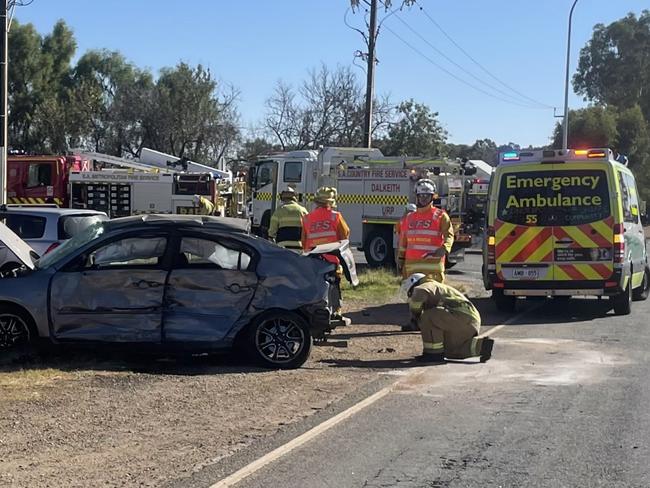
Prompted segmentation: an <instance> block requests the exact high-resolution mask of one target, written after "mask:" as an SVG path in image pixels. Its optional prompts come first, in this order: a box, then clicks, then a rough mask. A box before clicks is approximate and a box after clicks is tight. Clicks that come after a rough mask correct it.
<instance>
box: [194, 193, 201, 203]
mask: <svg viewBox="0 0 650 488" xmlns="http://www.w3.org/2000/svg"><path fill="white" fill-rule="evenodd" d="M192 201H193V202H194V205H198V204H199V203H201V196H200V195H194V196H193V197H192Z"/></svg>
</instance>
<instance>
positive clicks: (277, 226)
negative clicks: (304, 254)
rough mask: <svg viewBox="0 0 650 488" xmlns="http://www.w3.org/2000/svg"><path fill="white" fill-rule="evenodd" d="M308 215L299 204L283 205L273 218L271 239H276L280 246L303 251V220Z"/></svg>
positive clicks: (270, 227) (270, 228) (270, 232)
mask: <svg viewBox="0 0 650 488" xmlns="http://www.w3.org/2000/svg"><path fill="white" fill-rule="evenodd" d="M307 213H308V212H307V209H306V208H305V207H303V206H302V205H300V204H299V203H297V202H289V203H287V204H284V205H282V206H281V207H280V208H279V209H277V210H276V211H275V212H274V213H273V215H272V216H271V223H270V226H269V237H271V238H273V239H275V242H276V244H277V245H278V246H282V247H286V248H288V249H302V242H301V240H300V236H301V234H302V218H303V216H305V215H307Z"/></svg>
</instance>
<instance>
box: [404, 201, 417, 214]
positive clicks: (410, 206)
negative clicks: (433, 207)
mask: <svg viewBox="0 0 650 488" xmlns="http://www.w3.org/2000/svg"><path fill="white" fill-rule="evenodd" d="M417 209H418V207H417V206H416V205H415V203H409V204H408V205H407V206H406V211H407V212H408V213H411V212H415V211H416V210H417Z"/></svg>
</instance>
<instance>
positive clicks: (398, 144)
mask: <svg viewBox="0 0 650 488" xmlns="http://www.w3.org/2000/svg"><path fill="white" fill-rule="evenodd" d="M397 113H398V116H399V119H398V120H397V122H395V123H393V124H391V125H390V128H389V129H388V135H387V137H386V138H384V139H383V140H381V141H380V143H379V147H380V148H381V149H382V151H383V152H384V154H386V155H387V156H399V155H409V156H432V155H439V154H441V152H442V149H443V148H444V144H445V141H446V139H447V131H446V130H445V129H443V128H442V126H441V125H440V123H439V122H438V112H432V111H431V109H430V108H429V107H428V106H427V105H424V104H422V103H417V102H415V101H414V100H413V99H410V100H406V101H404V102H402V103H400V104H399V106H398V107H397Z"/></svg>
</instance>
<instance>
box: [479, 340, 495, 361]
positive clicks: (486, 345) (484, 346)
mask: <svg viewBox="0 0 650 488" xmlns="http://www.w3.org/2000/svg"><path fill="white" fill-rule="evenodd" d="M493 347H494V339H490V338H489V337H484V338H483V340H482V341H481V362H482V363H485V362H486V361H488V360H489V359H490V358H491V357H492V348H493Z"/></svg>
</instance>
